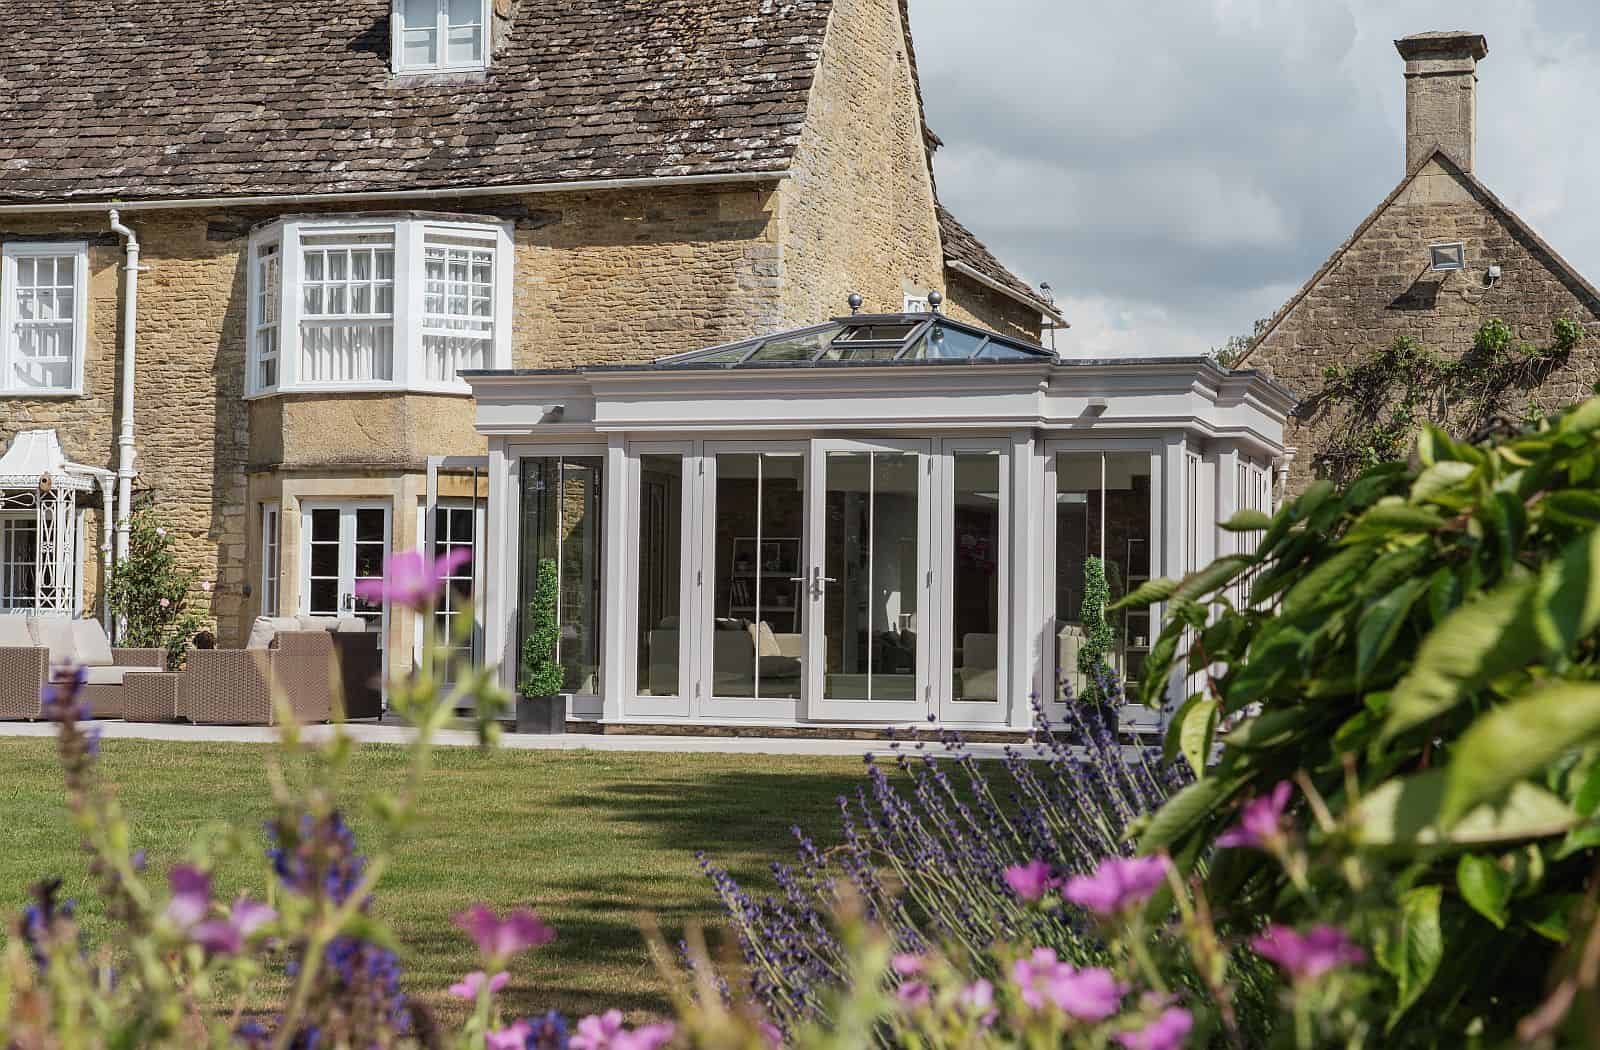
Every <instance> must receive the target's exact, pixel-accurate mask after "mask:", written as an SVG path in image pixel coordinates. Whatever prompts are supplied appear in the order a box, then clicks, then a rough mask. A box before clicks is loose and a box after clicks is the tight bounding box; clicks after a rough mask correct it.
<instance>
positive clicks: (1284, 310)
mask: <svg viewBox="0 0 1600 1050" xmlns="http://www.w3.org/2000/svg"><path fill="white" fill-rule="evenodd" d="M1408 39H1409V38H1408ZM1435 161H1437V162H1438V163H1439V165H1440V166H1441V167H1443V168H1444V169H1445V170H1446V171H1447V172H1449V173H1450V174H1451V175H1454V176H1455V177H1457V178H1459V179H1461V180H1462V181H1463V182H1465V183H1466V184H1467V186H1468V187H1469V188H1470V189H1471V190H1472V192H1474V193H1475V194H1477V195H1478V196H1479V197H1481V198H1482V199H1483V201H1484V203H1485V204H1487V205H1488V207H1489V209H1490V210H1491V211H1492V212H1493V213H1494V214H1495V215H1496V216H1498V217H1499V218H1500V220H1501V221H1502V222H1504V223H1505V224H1506V225H1507V226H1508V227H1510V228H1511V230H1512V231H1513V232H1514V233H1516V235H1517V236H1519V237H1521V238H1522V239H1524V240H1525V241H1527V242H1528V243H1529V244H1531V245H1533V247H1534V248H1535V249H1537V250H1538V251H1539V252H1540V253H1542V254H1543V255H1544V256H1545V257H1546V258H1548V259H1549V260H1550V265H1551V267H1552V268H1553V269H1554V270H1555V272H1556V273H1557V274H1558V275H1560V276H1561V277H1562V279H1564V280H1565V281H1566V282H1567V283H1568V284H1570V285H1571V286H1572V288H1573V289H1574V290H1575V291H1578V292H1581V293H1582V294H1583V295H1584V296H1586V297H1587V298H1588V299H1589V304H1590V308H1591V309H1593V310H1594V311H1595V312H1596V314H1597V315H1600V291H1596V290H1595V286H1594V285H1592V284H1590V283H1589V281H1588V280H1587V279H1586V278H1585V277H1584V276H1583V274H1581V273H1579V272H1578V271H1577V270H1575V269H1573V267H1572V264H1571V263H1569V262H1567V260H1566V259H1563V258H1562V257H1561V255H1560V253H1558V252H1557V251H1556V250H1555V249H1554V248H1552V247H1550V245H1549V244H1547V243H1546V242H1545V239H1544V238H1543V237H1540V236H1539V234H1538V233H1537V232H1535V231H1534V229H1533V227H1532V226H1529V225H1528V224H1527V222H1525V221H1524V220H1523V218H1522V216H1520V215H1518V214H1517V213H1516V212H1514V211H1512V210H1511V208H1510V207H1508V206H1507V205H1506V204H1505V202H1504V201H1502V200H1501V199H1500V198H1499V197H1496V196H1495V195H1494V193H1493V191H1491V190H1490V189H1489V187H1487V186H1485V185H1484V184H1483V182H1482V181H1481V180H1480V179H1479V178H1478V177H1477V176H1476V175H1474V174H1472V173H1471V172H1470V171H1466V170H1464V169H1463V168H1462V167H1461V165H1459V164H1457V163H1456V161H1455V159H1454V158H1453V157H1451V156H1450V154H1449V152H1448V151H1447V150H1445V149H1443V148H1442V147H1436V148H1435V149H1434V151H1433V152H1432V153H1430V154H1428V155H1427V156H1426V157H1423V158H1422V159H1421V160H1420V161H1418V162H1417V163H1416V164H1414V165H1412V167H1411V170H1410V171H1408V172H1406V176H1405V178H1403V179H1401V180H1400V185H1398V186H1396V187H1395V188H1394V190H1393V191H1392V192H1391V193H1390V194H1389V195H1388V196H1387V197H1385V198H1384V199H1383V202H1382V203H1381V204H1379V205H1378V206H1377V207H1376V208H1374V209H1373V210H1372V213H1371V214H1370V215H1368V216H1367V217H1366V218H1365V219H1363V220H1361V225H1359V226H1357V227H1356V229H1355V232H1354V233H1352V234H1351V235H1350V236H1349V237H1347V238H1346V239H1345V242H1344V243H1343V244H1341V245H1339V247H1338V248H1336V249H1334V252H1333V254H1332V255H1330V256H1329V257H1328V261H1327V262H1325V263H1323V264H1322V266H1321V267H1320V268H1318V270H1317V272H1316V273H1314V274H1312V275H1311V279H1310V280H1308V281H1307V282H1306V283H1305V284H1303V285H1301V286H1300V290H1299V291H1298V292H1296V293H1294V295H1293V296H1292V297H1291V298H1290V299H1289V301H1288V302H1286V303H1284V304H1283V306H1282V307H1281V308H1280V309H1279V310H1278V312H1277V313H1275V314H1273V315H1272V320H1271V321H1270V322H1268V324H1267V327H1265V328H1264V329H1262V330H1261V334H1260V335H1258V336H1256V337H1255V339H1254V341H1252V342H1251V344H1250V346H1249V348H1248V349H1246V350H1245V352H1244V353H1243V354H1241V355H1240V356H1239V359H1238V360H1237V361H1235V362H1234V363H1233V366H1234V367H1235V368H1241V367H1243V366H1244V363H1245V362H1246V361H1248V360H1249V359H1250V355H1251V354H1253V353H1255V352H1256V348H1257V347H1258V346H1260V345H1261V344H1262V343H1264V342H1266V340H1267V338H1268V337H1269V336H1271V335H1272V333H1273V332H1275V331H1276V330H1277V328H1278V325H1280V324H1282V323H1283V320H1284V319H1285V318H1286V317H1288V316H1289V315H1290V314H1291V313H1293V312H1294V308H1295V307H1297V306H1299V305H1300V303H1301V301H1302V300H1303V299H1305V297H1306V296H1308V295H1310V294H1311V291H1312V289H1314V288H1316V286H1317V285H1318V284H1320V283H1322V279H1323V278H1324V277H1326V276H1327V275H1328V274H1329V273H1331V272H1332V271H1333V268H1334V267H1335V266H1338V265H1339V261H1340V260H1341V259H1343V258H1344V257H1345V254H1346V253H1347V252H1349V251H1350V249H1351V248H1352V247H1354V246H1355V244H1356V242H1357V241H1359V240H1361V238H1362V236H1363V235H1364V234H1365V233H1366V232H1367V230H1368V229H1370V228H1371V227H1372V224H1373V223H1375V222H1377V221H1378V219H1379V218H1381V217H1382V216H1383V213H1384V212H1386V211H1388V210H1389V207H1390V205H1392V204H1394V202H1395V201H1397V200H1399V199H1400V195H1401V194H1402V193H1404V192H1405V191H1406V188H1407V187H1409V186H1410V185H1411V184H1412V183H1413V182H1415V181H1416V180H1417V176H1419V175H1421V174H1422V172H1423V171H1424V170H1425V169H1426V168H1427V167H1428V165H1429V164H1432V163H1433V162H1435Z"/></svg>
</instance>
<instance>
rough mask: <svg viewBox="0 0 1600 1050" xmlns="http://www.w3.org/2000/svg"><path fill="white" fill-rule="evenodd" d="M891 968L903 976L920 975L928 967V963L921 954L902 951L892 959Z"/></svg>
mask: <svg viewBox="0 0 1600 1050" xmlns="http://www.w3.org/2000/svg"><path fill="white" fill-rule="evenodd" d="M889 968H890V969H892V970H893V971H894V972H895V973H896V974H898V975H900V976H901V977H920V976H921V975H922V974H923V973H924V972H925V971H926V970H927V969H928V963H927V960H925V959H924V958H923V957H922V956H920V955H913V954H912V953H911V952H901V953H900V954H899V955H896V956H895V957H894V958H893V959H892V960H891V961H890V963H889Z"/></svg>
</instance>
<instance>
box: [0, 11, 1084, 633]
mask: <svg viewBox="0 0 1600 1050" xmlns="http://www.w3.org/2000/svg"><path fill="white" fill-rule="evenodd" d="M0 34H3V35H4V37H5V39H6V41H7V51H8V54H7V58H6V61H5V63H4V64H3V65H0V260H3V268H0V300H3V304H4V305H3V309H0V322H3V323H0V451H3V450H7V449H9V452H8V454H7V457H6V459H5V460H4V461H0V609H11V610H23V609H27V610H32V609H35V608H39V607H49V608H54V609H58V610H62V611H74V612H81V613H84V614H87V615H98V614H100V612H101V594H102V591H103V580H104V569H105V566H106V565H107V563H108V561H109V560H110V559H113V558H115V557H116V551H117V549H118V548H119V546H120V545H122V544H125V542H126V534H125V531H124V529H125V527H126V521H127V514H128V510H129V507H130V505H131V503H132V502H133V501H134V500H137V499H143V498H149V499H151V500H153V502H154V505H155V506H156V507H157V508H158V509H159V511H160V513H161V514H162V515H163V517H164V518H165V520H166V521H167V523H168V524H169V526H170V527H171V528H172V529H173V530H175V533H176V536H177V539H178V545H179V548H180V550H181V553H182V556H183V558H184V559H185V560H186V563H187V565H189V566H191V567H193V568H195V569H197V570H199V571H200V572H201V573H202V577H203V578H204V579H206V580H207V581H211V582H213V584H214V586H213V587H212V589H211V591H210V602H211V608H210V615H211V617H212V618H213V619H214V621H215V623H216V625H217V628H218V634H219V638H220V641H221V642H222V644H224V645H239V644H241V643H242V642H243V640H244V638H245V635H246V634H247V632H248V630H249V627H250V625H251V623H252V621H253V619H254V618H255V617H257V616H258V615H262V614H285V615H287V614H296V613H302V614H304V613H312V614H333V613H339V612H350V611H356V612H359V613H361V614H362V615H364V616H367V617H368V618H369V620H370V621H371V622H372V623H373V625H374V626H375V627H378V626H379V625H380V624H381V630H382V632H383V636H384V637H385V639H386V643H387V649H388V651H389V653H390V654H391V662H393V661H398V662H399V663H400V664H402V665H403V664H405V663H407V662H408V661H409V650H410V646H411V639H412V637H413V635H414V628H413V625H412V624H410V623H408V622H404V621H403V620H402V619H400V618H398V617H397V618H396V619H395V620H394V621H393V622H387V621H383V620H381V619H379V614H378V613H377V612H376V611H375V610H372V609H368V608H359V607H357V606H356V605H355V602H354V598H353V595H352V593H351V592H352V584H353V581H354V580H355V579H356V578H359V577H361V576H366V575H372V574H374V573H376V572H377V571H378V569H379V566H380V565H381V560H382V556H383V555H384V554H385V553H386V552H388V551H392V550H399V549H405V548H410V547H415V546H418V545H419V543H421V542H422V540H423V539H424V537H425V536H430V535H431V536H432V537H433V538H434V540H435V542H436V543H439V544H441V545H449V544H456V545H459V544H472V545H474V546H475V545H476V544H477V542H478V537H479V536H480V534H481V531H482V528H483V525H482V519H481V510H479V509H477V508H475V503H476V502H477V500H478V498H479V497H481V496H482V495H483V493H484V490H483V489H482V488H480V486H479V481H478V477H477V474H476V472H475V471H465V470H456V471H453V472H452V470H451V469H449V468H450V465H451V464H452V463H457V462H461V461H464V460H463V457H465V459H466V460H470V459H472V458H473V457H482V456H483V455H484V454H485V452H486V447H487V444H488V439H487V438H486V436H485V435H484V434H482V433H480V432H478V431H477V430H475V427H474V409H473V400H472V396H471V390H470V388H469V386H468V384H467V382H466V381H465V380H464V378H463V376H462V373H466V372H470V371H472V370H481V369H528V368H541V367H560V366H568V365H575V364H579V363H582V364H586V365H595V364H603V363H612V364H624V363H629V362H646V361H650V360H652V359H655V358H659V357H662V356H664V355H668V354H673V353H677V352H683V351H690V350H694V349H696V348H699V347H703V346H707V345H711V344H718V343H724V342H729V341H732V340H738V339H745V338H748V337H753V336H757V335H761V334H764V333H770V332H773V331H777V330H780V329H784V328H796V327H800V326H803V325H810V324H813V323H815V322H818V321H821V320H825V319H827V318H828V317H830V316H834V315H838V314H842V313H844V312H846V310H847V307H846V301H847V298H848V296H849V295H850V294H851V293H858V294H859V295H861V296H862V297H863V300H864V304H865V305H864V309H865V310H866V311H867V312H869V313H870V312H874V311H876V312H885V313H902V312H908V311H912V312H914V311H920V310H924V309H926V308H927V304H928V300H929V297H930V295H931V294H932V293H935V292H937V293H939V294H940V295H941V296H942V297H943V303H944V306H943V309H944V312H945V314H946V315H947V316H948V317H950V318H951V319H953V320H959V321H966V322H971V323H974V324H976V325H979V326H981V327H982V328H984V329H989V330H993V331H994V332H996V333H1002V334H1005V335H1006V336H1008V337H1014V338H1020V339H1023V340H1028V341H1032V342H1037V340H1038V338H1039V336H1040V332H1041V325H1042V324H1045V323H1049V324H1052V325H1055V324H1059V323H1061V318H1060V316H1059V314H1057V313H1056V311H1055V310H1054V308H1053V307H1052V306H1051V304H1050V303H1049V302H1048V301H1047V300H1046V298H1045V297H1043V296H1042V295H1041V294H1040V293H1039V292H1038V291H1036V290H1035V289H1033V288H1031V287H1030V286H1029V285H1027V284H1026V283H1024V282H1023V281H1021V280H1020V279H1018V278H1017V277H1016V276H1015V275H1013V274H1012V273H1011V272H1010V271H1008V270H1007V269H1006V267H1005V266H1003V265H1002V264H1001V263H1000V262H999V261H998V260H997V259H995V257H994V256H993V255H992V254H990V253H989V252H988V251H987V250H986V249H985V248H984V247H983V245H982V244H981V243H980V242H979V241H978V240H977V239H976V238H975V237H974V236H973V235H972V234H971V233H970V232H969V231H967V230H966V229H965V228H963V227H962V226H961V224H960V223H959V222H957V221H956V219H955V218H954V217H952V216H951V215H950V214H949V213H948V212H947V211H945V210H944V209H943V208H942V207H941V206H940V204H939V200H938V195H937V192H936V187H935V184H934V179H933V173H932V157H933V154H934V152H935V150H936V149H937V147H938V146H939V140H938V138H937V137H936V136H935V135H934V134H933V133H932V131H930V130H929V129H928V127H927V125H926V123H925V121H924V119H923V112H922V105H921V99H920V95H919V89H918V82H917V67H916V59H915V54H914V51H913V49H912V42H911V37H910V32H909V23H908V15H907V11H906V6H905V3H904V0H672V2H661V3H626V4H625V3H618V2H615V0H326V2H322V3H318V4H302V3H281V4H266V5H255V6H254V7H253V8H252V13H251V16H250V17H249V18H241V17H239V15H238V5H237V4H232V3H224V2H222V0H126V2H120V3H116V4H99V5H95V4H69V5H66V6H62V5H37V4H8V5H5V6H4V8H0ZM24 436H25V437H24ZM430 460H432V461H435V465H436V466H438V465H439V464H441V463H442V464H444V466H445V468H446V469H444V470H443V472H442V473H441V472H438V471H435V472H434V477H435V480H434V482H433V485H434V486H436V487H435V488H434V489H433V490H432V491H429V488H430V482H429V480H428V479H429V476H430V472H429V470H428V465H429V462H430ZM41 477H46V478H49V477H53V478H55V479H56V480H57V482H58V484H57V485H56V493H55V495H54V496H52V497H51V498H52V499H53V500H57V501H59V500H60V499H61V498H62V493H63V492H64V491H66V490H71V492H72V500H73V502H72V503H70V504H67V503H59V502H57V503H52V504H51V506H52V507H53V508H54V509H53V510H52V511H51V512H50V514H46V513H45V512H44V511H43V510H42V509H41V507H42V506H43V504H42V503H41V500H42V499H43V497H42V496H41V495H40V493H39V492H38V491H37V489H38V488H39V485H38V482H39V479H40V478H41ZM69 477H70V478H72V479H76V482H75V483H74V484H71V485H63V484H59V482H61V481H63V480H64V479H67V478H69ZM425 500H431V501H432V503H431V505H434V506H435V507H436V508H437V510H438V514H437V515H436V516H435V520H434V522H433V524H432V525H431V526H430V525H429V524H428V523H425V522H424V520H423V519H424V515H423V513H422V507H423V504H424V501H425ZM51 515H54V516H53V517H52V516H51ZM47 518H49V519H50V520H48V521H46V519H47ZM430 528H431V529H432V531H430Z"/></svg>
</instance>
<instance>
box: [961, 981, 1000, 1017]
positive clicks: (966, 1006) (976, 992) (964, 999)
mask: <svg viewBox="0 0 1600 1050" xmlns="http://www.w3.org/2000/svg"><path fill="white" fill-rule="evenodd" d="M956 1005H957V1006H959V1007H960V1008H961V1010H962V1012H963V1013H965V1014H967V1015H968V1016H976V1017H977V1018H978V1023H979V1024H980V1025H982V1026H983V1027H984V1028H988V1027H989V1026H990V1025H992V1024H994V1019H995V1015H996V1013H997V1011H996V1010H995V1008H994V985H992V984H990V983H989V982H988V981H986V980H984V979H983V978H981V977H980V978H979V979H978V980H976V981H974V982H972V983H971V984H969V985H967V986H966V987H965V988H963V989H962V990H961V994H960V995H959V996H957V997H956Z"/></svg>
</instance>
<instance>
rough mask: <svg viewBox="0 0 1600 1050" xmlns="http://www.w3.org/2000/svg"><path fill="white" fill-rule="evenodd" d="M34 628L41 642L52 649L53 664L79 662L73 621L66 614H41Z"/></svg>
mask: <svg viewBox="0 0 1600 1050" xmlns="http://www.w3.org/2000/svg"><path fill="white" fill-rule="evenodd" d="M33 629H34V631H35V632H36V634H37V635H38V638H39V644H40V645H42V646H44V647H45V648H46V649H48V650H50V663H51V664H52V665H53V666H60V665H62V664H75V663H77V662H78V647H77V645H76V644H74V641H73V637H72V621H71V620H70V619H68V618H67V617H65V616H41V617H39V619H38V620H36V621H35V622H34V625H33Z"/></svg>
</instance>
